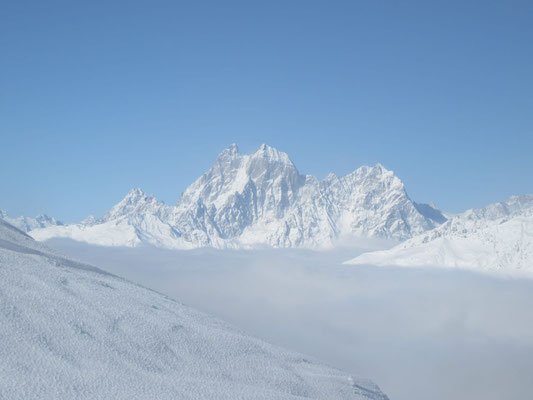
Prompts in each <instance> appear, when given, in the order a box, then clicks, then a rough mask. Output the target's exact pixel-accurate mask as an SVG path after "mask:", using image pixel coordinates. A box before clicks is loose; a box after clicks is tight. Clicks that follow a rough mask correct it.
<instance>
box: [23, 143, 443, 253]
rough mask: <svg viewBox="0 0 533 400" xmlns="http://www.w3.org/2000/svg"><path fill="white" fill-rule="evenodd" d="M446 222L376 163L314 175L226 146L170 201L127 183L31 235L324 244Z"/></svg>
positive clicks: (404, 233) (107, 240)
mask: <svg viewBox="0 0 533 400" xmlns="http://www.w3.org/2000/svg"><path fill="white" fill-rule="evenodd" d="M445 220H446V218H445V217H444V216H443V215H442V213H441V212H440V211H439V210H437V209H436V208H434V207H433V206H430V205H426V204H416V203H414V202H413V201H411V199H410V198H409V196H408V195H407V193H406V191H405V187H404V185H403V183H402V182H401V180H400V179H399V178H398V177H397V176H396V175H395V174H394V173H393V172H392V171H388V170H387V169H385V168H384V167H383V166H382V165H380V164H377V165H376V166H374V167H367V166H363V167H361V168H359V169H357V170H356V171H354V172H352V173H351V174H348V175H346V176H343V177H337V176H335V175H334V174H330V175H328V177H326V178H325V179H324V180H318V179H317V178H315V177H313V176H310V175H301V174H300V173H299V172H298V170H297V169H296V167H295V166H294V164H293V163H292V161H291V160H290V159H289V156H288V155H287V154H285V153H283V152H280V151H278V150H276V149H274V148H272V147H269V146H267V145H262V146H261V147H260V148H259V149H258V150H257V151H256V152H255V153H254V154H251V155H242V154H240V153H239V150H238V148H237V146H236V145H231V146H230V147H228V148H227V149H225V150H224V151H223V152H222V153H221V154H220V155H219V156H218V158H217V159H216V162H215V165H214V166H213V167H212V168H211V169H210V170H209V171H208V172H207V173H205V174H204V175H202V176H201V177H200V178H199V179H197V180H196V181H195V182H194V183H193V184H192V185H191V186H189V188H187V190H185V192H184V193H183V194H182V195H181V197H180V198H179V199H178V202H177V204H176V205H175V206H169V205H166V204H164V203H162V202H160V201H158V200H157V199H156V198H155V197H153V196H149V195H146V194H145V193H143V192H142V191H141V190H140V189H134V190H132V191H130V192H129V193H128V195H127V196H126V197H125V198H124V199H123V200H122V201H121V202H120V203H118V204H117V205H116V206H115V207H113V208H112V209H111V210H110V211H109V212H107V213H106V214H105V215H104V216H103V217H102V218H100V219H98V220H96V219H94V218H92V217H89V218H88V219H87V220H85V221H84V222H82V223H80V224H75V225H66V226H50V227H47V228H44V229H38V230H35V231H32V233H31V234H32V236H33V237H34V238H36V239H38V240H47V239H51V238H54V237H65V238H70V239H74V240H78V241H82V242H87V243H91V244H98V245H105V246H128V247H133V246H138V245H141V244H151V245H155V246H158V247H165V248H173V249H190V248H198V247H208V246H209V247H215V248H254V247H262V246H268V247H283V248H291V247H306V248H331V247H333V246H335V245H336V244H338V243H339V241H346V240H345V239H346V238H347V240H348V241H351V243H353V242H354V240H353V239H354V238H368V237H370V238H382V239H393V240H396V241H398V240H405V239H408V238H411V237H412V236H414V235H417V234H420V233H423V232H425V231H427V230H429V229H433V228H434V227H436V226H438V225H440V224H441V223H442V222H444V221H445Z"/></svg>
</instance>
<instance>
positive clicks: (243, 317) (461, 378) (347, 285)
mask: <svg viewBox="0 0 533 400" xmlns="http://www.w3.org/2000/svg"><path fill="white" fill-rule="evenodd" d="M47 244H48V245H50V246H52V247H55V248H57V249H60V250H61V251H63V252H65V253H67V254H69V255H71V256H74V257H76V258H79V259H81V260H83V261H87V262H90V263H93V264H95V265H98V266H100V267H102V268H104V269H106V270H107V271H109V272H112V273H115V274H117V275H120V276H123V277H126V278H128V279H130V280H132V281H135V282H138V283H140V284H142V285H144V286H148V287H150V288H153V289H155V290H158V291H160V292H163V293H166V294H168V295H170V296H172V297H173V298H176V299H177V300H179V301H181V302H183V303H186V304H189V305H192V306H194V307H196V308H199V309H202V310H205V311H208V312H210V313H212V314H214V315H217V316H219V317H221V318H223V319H225V320H227V321H230V322H232V323H234V324H235V325H237V326H240V327H242V328H243V329H245V330H246V331H248V332H250V333H252V334H254V335H256V336H259V337H262V338H264V339H266V340H268V341H270V342H273V343H276V344H280V345H282V346H285V347H287V348H290V349H294V350H298V351H301V352H303V353H306V354H309V355H314V356H315V357H316V358H318V359H319V360H322V361H325V362H328V363H330V364H332V365H334V366H337V367H340V368H343V369H345V370H347V371H351V372H353V373H355V374H357V375H359V376H367V377H369V378H371V379H373V380H374V381H375V382H376V383H378V384H379V385H380V386H381V388H382V389H383V391H384V392H385V393H387V394H389V396H390V397H391V400H426V399H429V398H431V399H434V400H449V399H455V400H462V399H465V400H467V399H468V400H471V399H484V400H500V399H504V398H507V399H511V398H528V397H530V396H531V390H532V385H531V375H532V374H533V312H532V308H533V280H511V279H500V278H495V277H490V276H485V275H478V274H475V273H470V272H461V271H450V270H429V269H387V268H374V267H371V266H349V265H341V264H340V263H341V262H342V261H345V260H347V259H349V258H351V257H354V256H356V255H357V252H353V251H349V250H345V251H339V252H311V251H295V250H277V251H273V250H269V251H214V250H194V251H188V252H187V251H170V250H160V249H154V248H144V249H143V248H137V249H127V248H106V247H94V246H89V245H84V244H80V243H76V242H71V241H65V240H53V241H49V242H48V243H47Z"/></svg>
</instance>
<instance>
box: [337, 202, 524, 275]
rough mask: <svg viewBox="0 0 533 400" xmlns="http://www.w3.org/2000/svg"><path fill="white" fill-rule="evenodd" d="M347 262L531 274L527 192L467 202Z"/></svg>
mask: <svg viewBox="0 0 533 400" xmlns="http://www.w3.org/2000/svg"><path fill="white" fill-rule="evenodd" d="M346 263H347V264H356V265H360V264H372V265H383V266H404V267H423V266H440V267H449V268H465V269H473V270H477V271H484V272H505V273H507V274H518V275H521V274H527V275H531V274H533V195H519V196H511V197H509V198H508V199H506V200H504V201H500V202H497V203H492V204H489V205H488V206H486V207H481V208H473V209H470V210H467V211H465V212H464V213H461V214H458V215H455V216H453V217H452V218H450V219H449V220H448V221H446V222H445V223H444V224H442V225H441V226H439V227H437V228H435V229H433V230H431V231H428V232H425V233H423V234H421V235H419V236H415V237H413V238H412V239H409V240H407V241H405V242H403V243H400V244H399V245H397V246H395V247H393V248H391V249H389V250H381V251H374V252H369V253H365V254H362V255H360V256H358V257H356V258H354V259H352V260H348V261H347V262H346Z"/></svg>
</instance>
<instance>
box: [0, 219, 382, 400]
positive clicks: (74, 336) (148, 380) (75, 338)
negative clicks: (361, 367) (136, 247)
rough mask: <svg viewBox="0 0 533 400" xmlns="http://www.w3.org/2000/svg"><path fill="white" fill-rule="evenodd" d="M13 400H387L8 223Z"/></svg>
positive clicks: (4, 236)
mask: <svg viewBox="0 0 533 400" xmlns="http://www.w3.org/2000/svg"><path fill="white" fill-rule="evenodd" d="M0 337H1V341H0V360H1V362H0V398H2V399H45V398H46V399H303V398H310V399H386V396H385V395H384V394H383V393H381V392H380V390H379V389H378V388H377V387H376V386H375V385H374V384H372V383H371V382H368V381H360V380H357V379H354V378H352V377H350V376H349V375H348V374H345V373H343V372H341V371H338V370H335V369H333V368H330V367H326V366H323V365H320V364H318V363H316V362H314V361H310V360H308V359H306V358H304V357H302V356H301V355H299V354H296V353H291V352H289V351H286V350H283V349H280V348H277V347H275V346H272V345H269V344H267V343H265V342H262V341H261V340H258V339H254V338H252V337H250V336H247V335H245V334H244V333H242V332H239V331H237V330H235V329H234V328H233V327H231V326H229V325H227V324H225V323H223V322H221V321H218V320H216V319H214V318H212V317H209V316H207V315H205V314H202V313H200V312H197V311H194V310H193V309H191V308H189V307H186V306H183V305H181V304H179V303H177V302H175V301H173V300H171V299H169V298H167V297H165V296H163V295H160V294H158V293H156V292H153V291H150V290H148V289H145V288H143V287H140V286H136V285H134V284H132V283H130V282H127V281H125V280H123V279H121V278H117V277H115V276H113V275H110V274H107V273H105V272H103V271H101V270H98V269H96V268H94V267H91V266H88V265H84V264H82V263H79V262H76V261H73V260H69V259H68V258H65V257H63V256H61V255H60V254H58V253H56V252H55V251H52V250H50V249H48V248H46V247H45V246H44V245H42V244H40V243H37V242H35V241H34V240H32V239H31V238H30V237H29V236H27V235H25V234H24V233H23V232H22V231H19V230H17V229H16V228H14V227H12V226H10V225H8V224H6V223H5V222H3V221H0Z"/></svg>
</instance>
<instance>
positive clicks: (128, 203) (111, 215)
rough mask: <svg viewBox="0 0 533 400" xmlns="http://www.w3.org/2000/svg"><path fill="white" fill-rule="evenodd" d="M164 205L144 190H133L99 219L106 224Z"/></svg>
mask: <svg viewBox="0 0 533 400" xmlns="http://www.w3.org/2000/svg"><path fill="white" fill-rule="evenodd" d="M163 204H164V203H162V202H160V201H158V200H157V199H156V198H155V197H154V196H153V195H148V194H146V193H144V192H143V191H142V189H139V188H136V189H131V190H130V191H129V192H128V194H126V197H124V198H123V199H122V200H121V201H120V202H119V203H118V204H116V205H115V206H114V207H113V208H112V209H111V210H109V211H108V212H107V213H106V214H105V215H104V216H103V217H102V218H101V219H99V222H106V221H110V220H114V219H117V218H120V217H123V216H126V215H130V214H134V213H139V212H142V211H146V209H147V208H152V209H154V208H158V207H160V206H162V205H163Z"/></svg>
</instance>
